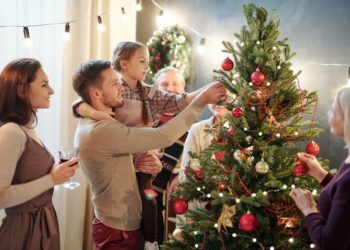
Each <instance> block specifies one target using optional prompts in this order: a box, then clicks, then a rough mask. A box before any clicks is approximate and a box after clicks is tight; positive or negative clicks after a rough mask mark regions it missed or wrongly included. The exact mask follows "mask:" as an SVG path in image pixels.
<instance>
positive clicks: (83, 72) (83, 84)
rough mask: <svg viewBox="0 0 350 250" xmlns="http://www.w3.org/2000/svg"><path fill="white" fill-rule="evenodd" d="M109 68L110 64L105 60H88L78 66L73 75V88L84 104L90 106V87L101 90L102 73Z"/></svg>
mask: <svg viewBox="0 0 350 250" xmlns="http://www.w3.org/2000/svg"><path fill="white" fill-rule="evenodd" d="M110 68H111V62H110V61H105V60H89V61H87V62H84V63H82V64H80V66H79V68H78V69H77V70H76V71H75V73H74V75H73V88H74V90H75V92H77V94H78V95H79V96H80V97H81V98H82V99H83V101H84V102H86V103H88V104H90V105H91V97H90V94H89V89H90V87H95V88H99V89H101V88H102V82H103V77H102V75H101V73H102V71H104V70H106V69H110Z"/></svg>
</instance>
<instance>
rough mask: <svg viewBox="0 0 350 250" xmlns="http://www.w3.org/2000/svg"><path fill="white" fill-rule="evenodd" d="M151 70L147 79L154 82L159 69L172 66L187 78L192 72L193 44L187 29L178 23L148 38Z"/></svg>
mask: <svg viewBox="0 0 350 250" xmlns="http://www.w3.org/2000/svg"><path fill="white" fill-rule="evenodd" d="M147 46H148V49H149V54H150V62H149V66H150V71H149V72H148V75H147V78H146V81H147V82H148V83H152V82H153V77H154V75H155V73H157V71H158V70H160V69H162V68H164V67H167V66H172V67H174V68H177V69H178V70H179V71H180V72H182V73H183V76H184V78H185V80H187V79H188V78H189V76H190V72H191V44H190V41H189V38H188V36H187V35H186V33H185V31H184V30H183V29H181V28H179V27H178V26H177V25H174V26H170V27H166V28H164V29H162V30H157V31H155V32H154V33H153V35H152V37H151V38H150V39H149V40H148V42H147Z"/></svg>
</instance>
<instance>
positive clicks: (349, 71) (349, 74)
mask: <svg viewBox="0 0 350 250" xmlns="http://www.w3.org/2000/svg"><path fill="white" fill-rule="evenodd" d="M348 85H350V67H349V68H348Z"/></svg>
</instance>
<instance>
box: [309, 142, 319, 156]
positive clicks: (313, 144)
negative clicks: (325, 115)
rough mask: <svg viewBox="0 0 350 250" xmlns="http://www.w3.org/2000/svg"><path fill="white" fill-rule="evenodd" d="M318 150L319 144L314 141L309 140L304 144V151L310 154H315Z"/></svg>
mask: <svg viewBox="0 0 350 250" xmlns="http://www.w3.org/2000/svg"><path fill="white" fill-rule="evenodd" d="M319 152H320V146H318V144H317V143H316V142H314V141H310V142H309V143H308V144H307V145H306V153H308V154H312V155H315V156H316V155H317V154H318V153H319Z"/></svg>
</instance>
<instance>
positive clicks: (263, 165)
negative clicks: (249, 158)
mask: <svg viewBox="0 0 350 250" xmlns="http://www.w3.org/2000/svg"><path fill="white" fill-rule="evenodd" d="M269 169H270V167H269V164H267V162H265V161H259V162H258V163H257V164H256V165H255V171H256V172H257V173H258V174H267V172H269Z"/></svg>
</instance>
